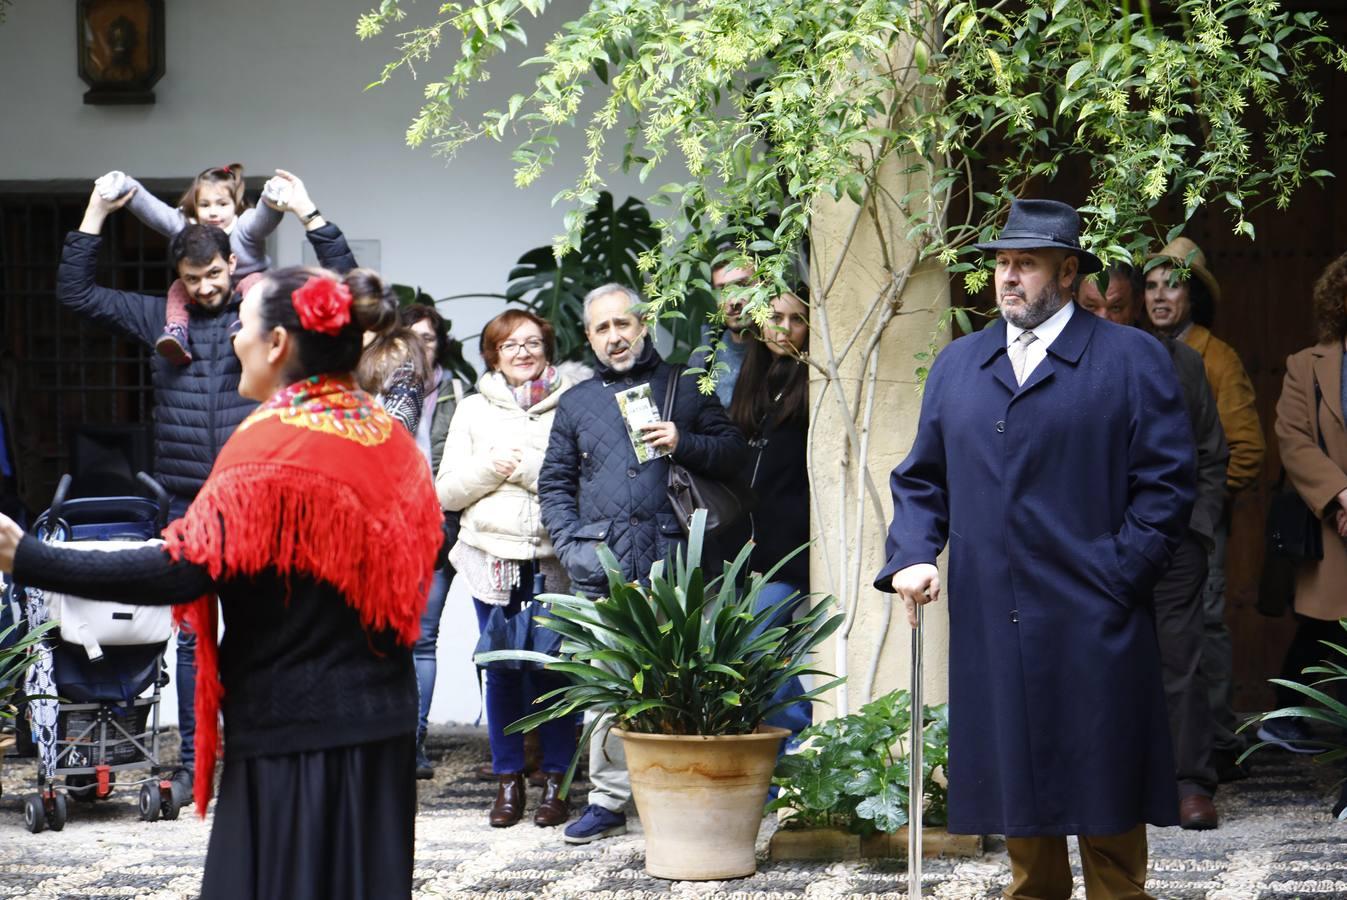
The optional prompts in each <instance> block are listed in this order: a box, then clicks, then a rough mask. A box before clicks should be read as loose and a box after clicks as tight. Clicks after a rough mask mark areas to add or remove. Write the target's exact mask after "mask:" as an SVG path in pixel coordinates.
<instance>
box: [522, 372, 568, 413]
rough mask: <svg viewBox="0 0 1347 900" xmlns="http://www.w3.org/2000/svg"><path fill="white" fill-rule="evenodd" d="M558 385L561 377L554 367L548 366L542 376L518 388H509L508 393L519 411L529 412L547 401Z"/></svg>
mask: <svg viewBox="0 0 1347 900" xmlns="http://www.w3.org/2000/svg"><path fill="white" fill-rule="evenodd" d="M560 384H561V376H560V375H558V374H557V370H556V367H555V366H548V367H547V368H546V369H544V370H543V373H542V375H540V376H539V377H537V378H535V379H533V380H532V381H526V382H524V383H523V384H521V385H519V386H518V387H512V388H510V392H511V393H512V394H514V400H515V402H516V403H518V404H519V408H520V409H523V410H530V409H533V407H535V406H537V405H538V404H539V403H542V402H543V400H545V399H547V397H548V395H549V394H551V393H552V392H553V391H555V390H556V389H557V387H558V386H559V385H560Z"/></svg>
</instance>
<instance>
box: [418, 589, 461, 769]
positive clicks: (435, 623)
mask: <svg viewBox="0 0 1347 900" xmlns="http://www.w3.org/2000/svg"><path fill="white" fill-rule="evenodd" d="M453 578H454V570H453V569H451V568H449V566H447V565H446V566H445V567H444V568H443V569H441V570H440V571H438V572H436V573H435V577H434V578H432V579H431V580H430V591H429V593H428V595H427V597H426V611H425V612H423V613H422V614H421V636H420V637H418V638H417V639H416V644H415V645H413V647H412V663H413V664H414V665H415V666H416V692H417V698H418V701H419V709H418V715H417V722H416V738H417V742H418V743H419V742H420V741H421V739H422V738H424V737H425V734H426V727H427V725H428V724H429V721H430V701H431V700H432V699H434V697H435V677H436V675H437V674H438V667H437V666H436V663H435V645H436V643H437V642H438V641H439V639H440V616H441V615H442V614H443V613H444V601H445V599H446V598H447V597H448V596H449V585H450V584H451V583H452V582H453Z"/></svg>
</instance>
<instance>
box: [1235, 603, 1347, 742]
mask: <svg viewBox="0 0 1347 900" xmlns="http://www.w3.org/2000/svg"><path fill="white" fill-rule="evenodd" d="M1338 624H1339V625H1341V626H1342V628H1343V630H1344V631H1347V619H1341V620H1339V622H1338ZM1319 643H1321V644H1323V645H1324V647H1326V648H1327V649H1328V650H1331V651H1332V653H1333V656H1332V658H1330V659H1325V660H1323V661H1322V662H1320V663H1319V664H1318V665H1314V666H1306V667H1305V669H1303V670H1302V674H1305V675H1320V676H1322V677H1321V678H1319V679H1317V680H1316V681H1313V682H1311V683H1310V684H1301V683H1300V682H1298V681H1291V680H1290V679H1288V678H1269V679H1268V681H1269V682H1270V683H1271V684H1275V685H1278V686H1280V687H1284V688H1287V689H1288V690H1292V691H1295V692H1296V693H1297V694H1300V695H1301V696H1303V697H1304V698H1305V699H1306V701H1308V702H1307V703H1305V704H1303V705H1301V706H1287V707H1283V708H1281V709H1274V710H1272V711H1271V712H1265V713H1262V714H1261V715H1258V716H1254V717H1253V718H1251V719H1249V720H1248V721H1247V722H1245V723H1244V724H1243V725H1241V726H1240V729H1239V730H1240V731H1244V730H1246V729H1249V728H1253V727H1255V726H1257V725H1258V724H1260V723H1262V722H1267V721H1270V720H1272V719H1293V718H1294V719H1310V720H1312V721H1315V722H1321V723H1323V724H1324V725H1327V726H1329V727H1330V728H1331V729H1332V735H1334V736H1333V737H1328V736H1318V737H1315V738H1314V739H1312V740H1307V741H1303V742H1301V743H1305V744H1308V745H1310V746H1314V747H1319V748H1322V749H1323V751H1324V752H1322V753H1319V754H1317V755H1316V756H1315V757H1314V761H1315V762H1316V763H1335V762H1337V761H1338V760H1340V759H1342V758H1344V757H1347V743H1344V738H1343V735H1347V704H1344V703H1342V702H1341V701H1340V700H1338V699H1337V698H1335V697H1333V696H1331V695H1330V694H1329V693H1328V692H1327V691H1325V690H1324V688H1325V687H1328V686H1330V685H1334V684H1339V683H1341V682H1344V681H1347V665H1344V662H1347V646H1344V645H1343V644H1335V643H1333V642H1332V641H1320V642H1319ZM1269 746H1273V745H1272V744H1271V743H1270V742H1268V741H1261V742H1259V743H1257V744H1254V745H1253V746H1252V747H1250V748H1249V749H1248V750H1246V751H1244V754H1243V755H1242V756H1240V758H1239V761H1240V762H1243V761H1244V760H1246V759H1248V758H1249V755H1250V754H1252V753H1254V752H1255V751H1257V750H1259V749H1261V748H1263V747H1269Z"/></svg>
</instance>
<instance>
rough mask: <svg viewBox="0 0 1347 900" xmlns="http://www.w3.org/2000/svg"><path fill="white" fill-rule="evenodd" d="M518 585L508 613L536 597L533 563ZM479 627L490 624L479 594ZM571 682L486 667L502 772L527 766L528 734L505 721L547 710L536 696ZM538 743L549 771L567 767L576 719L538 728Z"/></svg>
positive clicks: (491, 731) (489, 719)
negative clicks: (508, 730) (507, 730)
mask: <svg viewBox="0 0 1347 900" xmlns="http://www.w3.org/2000/svg"><path fill="white" fill-rule="evenodd" d="M521 568H522V571H521V572H520V577H519V582H520V583H519V587H517V588H515V589H514V591H513V592H512V593H511V594H510V603H509V605H508V606H506V607H505V615H506V616H507V617H513V616H516V615H518V614H519V611H520V610H521V609H522V608H523V606H524V604H525V603H527V602H529V601H531V600H532V599H533V573H532V571H531V568H532V567H531V566H527V565H525V566H522V567H521ZM472 604H473V607H474V608H475V609H476V610H477V627H478V630H479V632H480V630H481V629H483V628H485V627H486V620H487V617H488V616H490V615H491V609H492V607H491V605H490V604H487V603H483V602H482V601H480V600H477V599H476V598H474V599H473V601H472ZM566 683H567V679H566V677H565V676H564V675H558V674H557V673H555V672H546V671H543V670H542V669H528V670H523V669H487V670H486V727H487V734H488V735H489V736H490V738H491V769H492V771H494V772H495V773H496V774H497V775H509V774H513V773H515V772H523V771H524V735H522V734H506V733H505V726H507V725H509V724H510V723H512V722H516V721H518V720H519V719H522V718H523V717H524V716H526V715H529V714H530V713H535V712H538V711H539V710H541V709H543V707H541V706H536V705H534V703H533V701H534V700H536V699H537V698H538V697H540V696H542V695H543V694H545V693H547V692H548V691H551V690H555V689H556V688H559V687H561V686H563V685H565V684H566ZM538 739H539V744H540V745H541V747H542V753H543V761H542V762H543V765H542V768H543V771H544V772H565V771H566V769H567V768H569V767H570V764H571V757H572V756H574V755H575V718H574V717H573V716H565V717H563V718H560V719H553V720H552V721H551V722H548V723H547V724H545V725H541V726H539V727H538Z"/></svg>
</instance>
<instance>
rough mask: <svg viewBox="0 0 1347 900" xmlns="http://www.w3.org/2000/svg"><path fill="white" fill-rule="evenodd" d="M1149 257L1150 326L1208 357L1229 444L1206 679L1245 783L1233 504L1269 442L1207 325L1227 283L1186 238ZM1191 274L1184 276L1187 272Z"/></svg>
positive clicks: (1218, 739) (1226, 759) (1228, 353)
mask: <svg viewBox="0 0 1347 900" xmlns="http://www.w3.org/2000/svg"><path fill="white" fill-rule="evenodd" d="M1151 259H1153V260H1154V259H1161V260H1163V261H1164V262H1162V263H1161V264H1160V265H1157V266H1155V267H1154V268H1152V269H1151V270H1150V271H1149V272H1147V273H1146V313H1147V315H1148V316H1149V318H1150V322H1151V326H1152V327H1153V328H1154V329H1155V330H1156V331H1157V332H1160V333H1161V334H1164V335H1168V336H1169V337H1173V338H1177V339H1179V340H1181V341H1183V342H1184V343H1185V344H1187V345H1188V346H1189V347H1192V348H1193V349H1194V350H1196V351H1197V352H1198V353H1200V354H1201V355H1202V364H1203V366H1204V367H1205V368H1206V371H1207V381H1209V382H1210V383H1211V392H1212V393H1213V394H1214V395H1215V396H1216V411H1217V413H1218V415H1219V416H1220V419H1221V428H1222V429H1224V431H1225V440H1226V444H1228V445H1229V447H1230V462H1229V464H1228V465H1227V467H1226V474H1225V488H1226V503H1225V509H1224V511H1223V515H1222V516H1221V521H1220V523H1219V526H1218V527H1217V528H1216V534H1215V540H1214V546H1213V547H1212V550H1211V554H1210V556H1209V558H1208V560H1207V583H1206V585H1205V586H1204V587H1203V592H1202V593H1203V596H1202V619H1203V626H1204V629H1205V631H1204V636H1203V641H1202V664H1201V675H1202V678H1203V680H1205V681H1206V682H1207V696H1208V701H1209V703H1210V706H1211V714H1212V736H1213V743H1212V763H1213V764H1214V765H1215V767H1216V771H1217V775H1218V777H1219V778H1220V780H1222V781H1232V780H1234V779H1236V778H1242V777H1244V775H1245V772H1244V770H1243V769H1242V768H1240V767H1239V766H1238V765H1237V764H1236V762H1235V760H1236V759H1238V758H1239V755H1240V753H1242V752H1243V751H1244V748H1245V741H1244V738H1243V737H1241V736H1240V735H1238V734H1236V733H1235V729H1236V727H1237V722H1236V721H1235V713H1234V707H1233V705H1232V701H1233V690H1234V685H1233V677H1232V674H1233V673H1232V669H1233V659H1234V653H1233V649H1232V646H1231V642H1230V630H1229V629H1228V628H1227V627H1226V624H1225V554H1226V543H1227V541H1228V540H1229V537H1230V505H1231V500H1232V499H1233V498H1234V496H1235V495H1236V494H1238V493H1239V492H1240V491H1242V490H1244V489H1245V488H1247V487H1249V486H1250V485H1252V484H1253V483H1254V482H1255V481H1256V480H1257V478H1258V473H1259V472H1260V471H1261V470H1262V467H1263V455H1264V453H1265V452H1266V449H1267V448H1266V445H1265V443H1264V441H1263V427H1262V425H1261V424H1260V423H1259V421H1258V410H1257V409H1256V408H1255V406H1254V391H1253V382H1251V381H1250V380H1249V373H1248V372H1247V371H1245V369H1244V363H1242V362H1241V361H1240V358H1239V354H1238V353H1236V352H1235V349H1234V348H1233V347H1231V346H1230V345H1229V344H1227V343H1226V342H1225V341H1223V340H1221V339H1220V338H1218V337H1216V336H1215V335H1213V334H1212V333H1211V331H1210V329H1209V328H1208V326H1209V325H1211V321H1212V317H1213V315H1214V313H1215V306H1216V303H1217V302H1219V301H1220V299H1221V285H1220V283H1219V282H1218V281H1217V280H1216V276H1215V275H1213V274H1212V272H1211V270H1210V269H1209V268H1207V257H1206V255H1205V254H1204V253H1203V252H1202V250H1201V248H1199V247H1198V246H1197V244H1195V243H1193V242H1192V241H1191V240H1189V239H1188V238H1185V237H1181V238H1176V239H1174V240H1173V241H1170V242H1169V243H1168V244H1167V245H1165V247H1164V249H1162V250H1161V251H1160V252H1159V253H1157V254H1156V255H1155V256H1152V257H1151ZM1185 269H1186V270H1187V277H1184V272H1183V270H1185Z"/></svg>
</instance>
